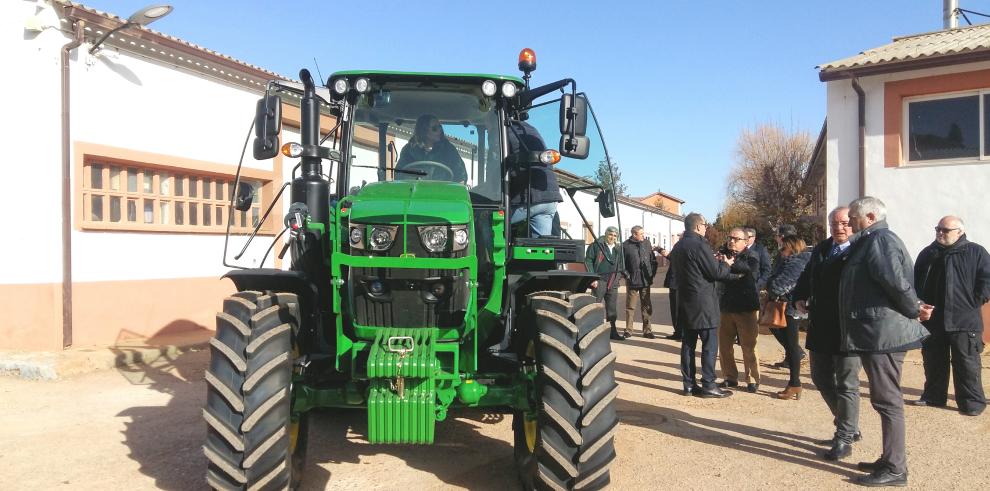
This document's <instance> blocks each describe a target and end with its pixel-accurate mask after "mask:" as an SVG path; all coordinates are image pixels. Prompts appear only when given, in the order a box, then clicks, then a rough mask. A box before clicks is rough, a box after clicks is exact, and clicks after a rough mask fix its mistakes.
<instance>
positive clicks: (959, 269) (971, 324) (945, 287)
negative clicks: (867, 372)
mask: <svg viewBox="0 0 990 491" xmlns="http://www.w3.org/2000/svg"><path fill="white" fill-rule="evenodd" d="M914 281H915V287H916V288H917V290H918V296H919V297H921V299H922V300H923V301H924V302H926V303H928V304H931V305H933V306H934V307H935V309H934V312H933V313H932V318H931V319H929V320H928V321H926V322H925V323H924V324H925V327H926V328H928V331H929V332H931V336H930V337H928V339H926V340H925V341H924V342H923V343H922V348H921V355H922V357H923V358H924V363H925V390H924V392H922V394H921V399H919V400H917V401H914V402H913V403H912V404H914V405H915V406H936V407H941V406H945V403H946V399H947V398H948V392H949V365H950V363H951V365H952V381H953V385H954V386H955V393H956V404H957V405H958V406H959V412H960V413H961V414H963V415H966V416H979V415H980V414H981V413H983V410H984V408H986V406H987V399H986V396H985V395H984V393H983V383H982V381H981V380H980V369H981V366H980V365H981V364H980V354H981V353H982V352H983V317H982V316H981V313H980V309H981V308H982V307H983V304H985V303H986V302H987V300H988V299H990V256H988V255H987V250H986V249H984V248H983V247H982V246H980V245H979V244H977V243H975V242H970V241H969V240H967V239H966V229H965V224H964V223H963V221H962V219H961V218H959V217H955V216H947V217H943V218H942V219H941V220H939V222H938V226H936V227H935V241H934V242H932V243H931V245H929V246H928V247H925V248H924V249H923V250H922V251H921V253H920V254H918V262H917V264H916V265H915V267H914Z"/></svg>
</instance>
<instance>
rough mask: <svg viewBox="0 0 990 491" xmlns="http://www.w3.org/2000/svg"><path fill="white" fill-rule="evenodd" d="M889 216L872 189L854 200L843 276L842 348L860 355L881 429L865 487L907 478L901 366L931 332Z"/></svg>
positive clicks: (926, 311) (903, 481) (865, 466)
mask: <svg viewBox="0 0 990 491" xmlns="http://www.w3.org/2000/svg"><path fill="white" fill-rule="evenodd" d="M886 218H887V208H886V206H885V205H884V204H883V202H882V201H880V200H879V199H877V198H874V197H872V196H865V197H863V198H859V199H857V200H855V201H853V202H852V203H850V204H849V224H850V225H851V226H852V229H853V232H855V235H854V236H853V244H852V245H851V246H850V247H849V252H848V253H847V254H848V259H847V260H846V265H845V267H844V268H843V270H842V276H841V278H840V279H839V330H840V333H841V339H840V348H841V350H842V351H845V352H849V353H858V354H859V357H860V361H862V363H863V369H864V370H865V371H866V378H867V379H868V380H869V382H870V403H871V405H872V406H873V409H874V410H876V411H877V413H879V414H880V429H881V431H882V433H883V453H882V454H881V455H880V458H879V459H877V460H876V461H874V462H860V464H859V466H858V467H859V469H860V470H862V471H866V472H869V473H870V474H868V475H865V476H860V477H859V478H857V479H856V482H857V483H859V484H862V485H866V486H904V485H907V478H908V468H907V456H906V455H905V430H904V394H903V392H902V390H901V369H902V366H903V364H904V355H905V353H906V352H907V351H908V350H912V349H918V348H920V347H921V340H922V339H924V338H925V336H926V335H927V332H926V331H925V328H924V327H922V325H921V323H920V322H919V318H920V320H922V321H925V320H928V318H929V317H930V315H931V307H930V306H923V305H922V302H921V301H920V300H919V299H918V296H917V294H916V293H915V291H914V287H913V285H912V284H911V283H912V281H911V280H912V278H911V272H912V271H914V267H913V265H912V264H911V256H910V255H909V254H908V251H907V250H906V248H905V247H904V243H903V242H901V239H900V238H899V237H898V236H897V235H896V234H895V233H894V232H893V231H891V230H890V228H889V227H888V226H887V221H886Z"/></svg>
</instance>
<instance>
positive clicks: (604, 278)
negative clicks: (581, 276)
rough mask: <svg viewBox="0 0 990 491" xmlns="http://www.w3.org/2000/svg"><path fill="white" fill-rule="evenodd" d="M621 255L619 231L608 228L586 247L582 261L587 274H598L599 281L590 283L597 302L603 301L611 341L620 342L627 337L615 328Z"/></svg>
mask: <svg viewBox="0 0 990 491" xmlns="http://www.w3.org/2000/svg"><path fill="white" fill-rule="evenodd" d="M621 261H622V253H621V251H620V250H619V229H617V228H615V227H608V228H606V229H605V235H603V236H602V237H601V238H599V239H598V240H597V241H595V243H593V244H591V245H590V246H588V252H587V254H586V256H585V259H584V265H585V266H586V267H587V268H588V271H589V272H592V273H598V276H599V278H600V279H599V280H596V281H594V282H592V283H591V287H592V288H594V290H595V296H596V297H598V300H604V301H605V320H607V321H608V323H609V325H610V326H611V327H612V339H614V340H616V341H622V340H623V339H625V338H626V337H628V336H622V335H620V334H619V330H618V329H617V328H616V326H615V320H616V319H617V318H618V310H617V309H616V306H615V300H616V297H617V296H618V294H619V278H620V277H621V273H622V266H621V264H619V263H620V262H621Z"/></svg>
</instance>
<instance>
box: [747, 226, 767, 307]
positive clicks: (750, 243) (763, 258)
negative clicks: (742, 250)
mask: <svg viewBox="0 0 990 491" xmlns="http://www.w3.org/2000/svg"><path fill="white" fill-rule="evenodd" d="M746 250H748V251H752V253H753V255H755V256H756V257H757V259H759V260H760V272H759V274H758V275H757V277H756V291H757V292H759V291H762V290H765V289H766V287H767V279H769V278H770V270H771V268H772V266H773V262H772V261H771V260H770V253H769V252H767V248H766V246H764V245H763V244H761V243H759V242H757V241H756V229H755V228H752V227H747V228H746Z"/></svg>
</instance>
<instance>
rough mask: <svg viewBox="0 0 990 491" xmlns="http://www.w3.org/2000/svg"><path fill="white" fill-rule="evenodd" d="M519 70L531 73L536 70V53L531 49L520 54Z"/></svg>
mask: <svg viewBox="0 0 990 491" xmlns="http://www.w3.org/2000/svg"><path fill="white" fill-rule="evenodd" d="M519 70H521V71H523V72H525V73H529V72H531V71H533V70H536V52H535V51H533V50H531V49H529V48H523V50H522V51H520V52H519Z"/></svg>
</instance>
